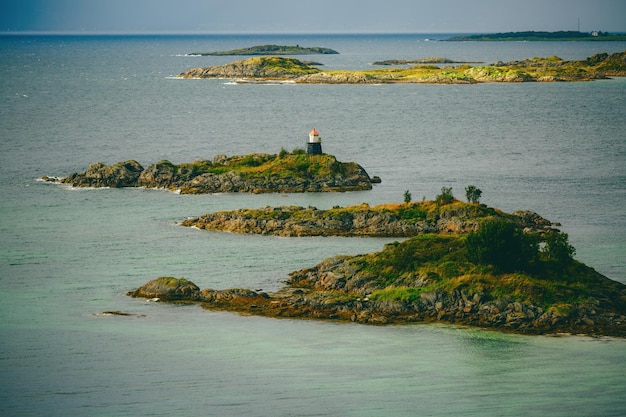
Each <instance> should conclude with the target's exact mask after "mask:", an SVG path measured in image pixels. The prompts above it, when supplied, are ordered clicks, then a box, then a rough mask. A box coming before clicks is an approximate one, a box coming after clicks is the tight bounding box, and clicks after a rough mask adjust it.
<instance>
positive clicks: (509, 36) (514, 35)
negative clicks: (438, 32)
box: [444, 30, 626, 42]
mask: <svg viewBox="0 0 626 417" xmlns="http://www.w3.org/2000/svg"><path fill="white" fill-rule="evenodd" d="M444 41H453V42H458V41H626V34H611V33H607V32H601V31H593V32H580V31H573V30H572V31H558V32H535V31H528V32H504V33H486V34H476V35H460V36H454V37H452V38H448V39H444Z"/></svg>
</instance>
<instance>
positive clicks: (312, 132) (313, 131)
mask: <svg viewBox="0 0 626 417" xmlns="http://www.w3.org/2000/svg"><path fill="white" fill-rule="evenodd" d="M309 135H313V136H318V135H319V133H318V132H317V130H316V129H315V128H313V130H311V132H310V133H309Z"/></svg>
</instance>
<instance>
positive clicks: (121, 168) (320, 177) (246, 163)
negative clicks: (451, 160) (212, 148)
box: [42, 153, 376, 194]
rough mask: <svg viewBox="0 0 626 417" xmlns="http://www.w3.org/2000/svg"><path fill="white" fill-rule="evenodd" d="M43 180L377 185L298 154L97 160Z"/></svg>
mask: <svg viewBox="0 0 626 417" xmlns="http://www.w3.org/2000/svg"><path fill="white" fill-rule="evenodd" d="M42 179H43V180H44V181H49V182H56V183H62V184H70V185H72V186H74V187H111V188H123V187H144V188H159V189H168V190H172V191H176V192H180V193H181V194H206V193H234V192H245V193H302V192H332V191H339V192H341V191H358V190H370V189H371V188H372V181H373V180H372V178H370V176H369V175H368V174H367V172H366V171H365V170H364V169H363V168H362V167H361V166H360V165H359V164H357V163H355V162H339V161H337V159H336V158H335V157H334V156H332V155H326V154H324V155H306V154H300V153H297V154H288V153H287V154H282V155H272V154H249V155H242V156H232V157H227V156H226V155H217V156H215V157H214V158H213V161H208V160H198V161H194V162H192V163H185V164H178V165H176V164H173V163H171V162H170V161H167V160H164V161H160V162H157V163H154V164H151V165H149V166H148V167H147V168H144V167H143V166H142V165H141V164H140V163H139V162H137V161H135V160H129V161H125V162H118V163H116V164H112V165H106V164H104V163H102V162H97V163H94V164H92V165H90V166H89V168H88V169H87V170H86V171H84V172H80V173H73V174H71V175H69V176H67V177H65V178H61V179H59V178H56V177H47V176H45V177H43V178H42ZM374 181H376V180H374Z"/></svg>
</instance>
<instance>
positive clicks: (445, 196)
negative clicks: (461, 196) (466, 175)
mask: <svg viewBox="0 0 626 417" xmlns="http://www.w3.org/2000/svg"><path fill="white" fill-rule="evenodd" d="M435 201H436V202H437V204H439V205H442V206H443V205H446V204H452V203H453V202H454V195H452V187H441V194H439V195H438V196H437V197H435Z"/></svg>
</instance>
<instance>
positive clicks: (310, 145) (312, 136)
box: [306, 128, 322, 155]
mask: <svg viewBox="0 0 626 417" xmlns="http://www.w3.org/2000/svg"><path fill="white" fill-rule="evenodd" d="M306 153H307V154H309V155H321V154H322V138H321V137H320V134H319V132H318V131H317V129H315V128H313V129H312V130H311V131H310V132H309V141H308V142H307V144H306Z"/></svg>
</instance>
